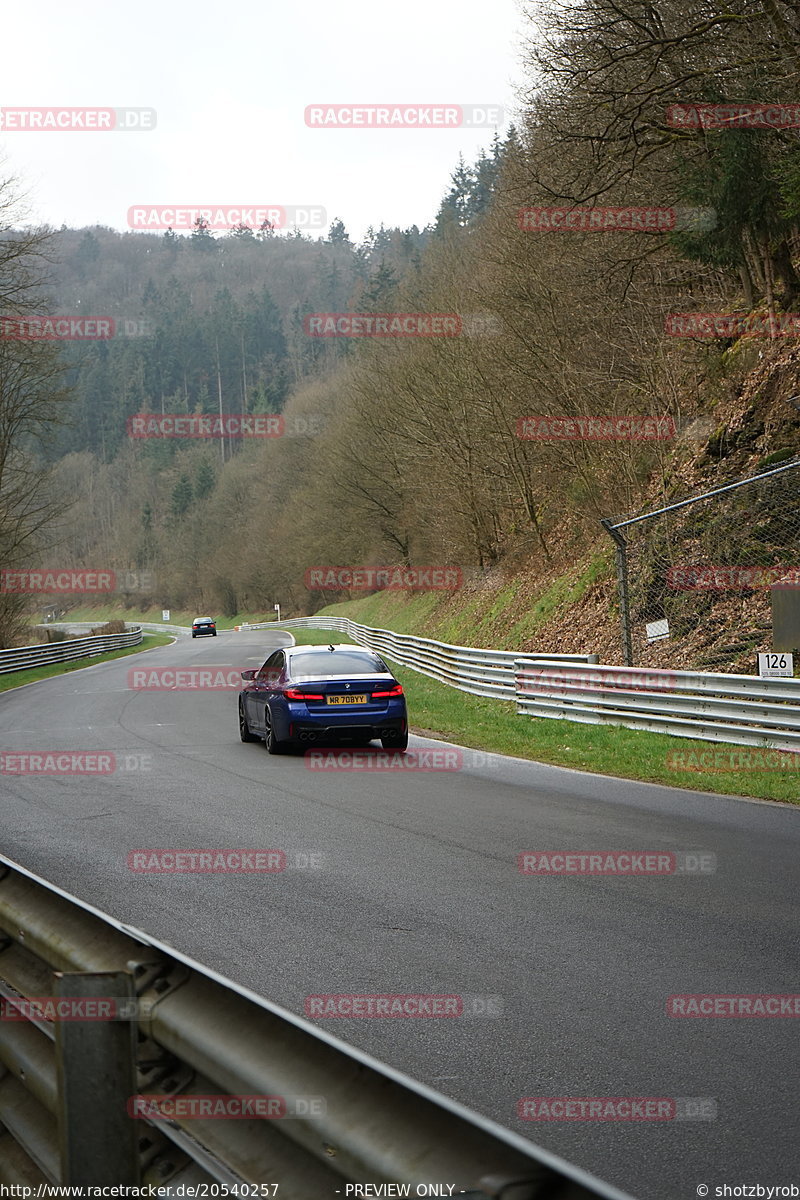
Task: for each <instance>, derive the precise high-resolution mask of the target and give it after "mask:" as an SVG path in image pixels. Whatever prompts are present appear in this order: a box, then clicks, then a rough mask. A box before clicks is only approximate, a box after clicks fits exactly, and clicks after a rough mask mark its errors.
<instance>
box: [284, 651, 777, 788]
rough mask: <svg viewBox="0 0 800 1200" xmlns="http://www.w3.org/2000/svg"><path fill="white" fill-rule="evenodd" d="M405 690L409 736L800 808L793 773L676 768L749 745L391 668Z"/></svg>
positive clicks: (743, 749) (562, 765)
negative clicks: (540, 712) (555, 713)
mask: <svg viewBox="0 0 800 1200" xmlns="http://www.w3.org/2000/svg"><path fill="white" fill-rule="evenodd" d="M291 632H292V634H293V635H294V637H295V639H296V641H297V642H298V643H299V644H300V645H311V644H314V645H318V644H327V643H328V642H329V641H330V640H331V639H332V638H333V639H334V640H335V641H336V642H343V641H349V640H350V639H349V638H345V637H344V635H343V634H340V633H331V632H329V631H326V630H319V629H293V630H292V631H291ZM392 669H393V671H394V672H395V674H396V675H397V678H398V679H399V680H400V682H401V683H402V685H403V688H404V690H405V693H406V696H407V699H408V711H409V718H410V724H411V729H412V732H416V733H420V734H423V735H427V736H433V737H439V738H443V739H444V740H446V741H451V742H456V743H458V744H459V745H461V746H470V747H472V748H474V749H476V750H489V751H494V752H495V753H497V754H510V755H513V756H515V757H516V758H527V759H531V760H533V761H535V762H542V763H551V764H553V765H554V766H559V767H572V768H573V769H575V770H577V771H591V772H594V773H596V774H598V775H617V776H621V777H622V778H623V779H639V780H644V781H646V782H648V783H662V784H666V785H667V786H669V787H678V788H688V789H690V790H692V791H700V792H716V793H718V794H720V795H727V796H752V797H755V798H757V799H761V800H785V801H788V802H790V803H793V804H797V803H800V756H798V759H797V766H798V769H797V770H796V771H795V770H792V771H789V770H761V771H758V770H743V769H742V768H739V769H737V770H728V771H725V772H722V771H719V772H718V771H713V772H712V771H707V770H705V771H704V770H676V769H675V768H673V767H671V766H670V758H671V756H674V755H676V754H680V755H687V756H690V755H691V754H693V753H695V754H708V753H710V752H714V751H718V752H720V753H726V752H728V751H730V750H732V751H733V753H734V754H736V755H738V754H741V753H743V754H745V755H746V754H747V752H748V751H747V747H743V746H735V747H731V746H730V745H727V744H722V743H713V744H712V743H710V742H702V741H697V740H695V739H690V738H677V737H670V736H668V735H667V734H661V733H647V732H645V731H644V730H635V729H624V728H622V727H621V726H611V725H581V724H579V723H578V722H577V721H562V720H551V719H549V718H545V717H540V718H530V717H522V716H517V714H516V712H515V711H514V704H513V702H512V701H503V700H484V699H482V698H481V697H479V696H470V695H468V694H467V693H466V692H460V691H458V690H457V689H456V688H452V687H448V686H447V684H444V683H439V682H437V680H435V679H429V678H428V677H427V676H426V675H421V674H419V672H418V671H413V670H411V669H410V668H409V667H401V666H396V665H395V664H393V665H392Z"/></svg>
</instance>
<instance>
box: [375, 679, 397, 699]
mask: <svg viewBox="0 0 800 1200" xmlns="http://www.w3.org/2000/svg"><path fill="white" fill-rule="evenodd" d="M402 694H403V689H402V687H401V685H400V684H399V683H398V685H397V687H393V688H390V690H389V691H388V692H373V693H372V699H373V700H377V699H378V697H379V696H380V697H381V698H383V697H384V696H402Z"/></svg>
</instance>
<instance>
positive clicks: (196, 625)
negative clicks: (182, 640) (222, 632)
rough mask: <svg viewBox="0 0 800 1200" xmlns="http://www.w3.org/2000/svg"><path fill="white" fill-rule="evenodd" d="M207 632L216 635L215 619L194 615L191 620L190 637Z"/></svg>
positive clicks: (200, 635) (199, 635)
mask: <svg viewBox="0 0 800 1200" xmlns="http://www.w3.org/2000/svg"><path fill="white" fill-rule="evenodd" d="M207 633H210V634H211V635H212V637H216V636H217V623H216V621H215V620H213V618H212V617H195V619H194V620H193V621H192V637H193V638H194V637H202V636H203V635H204V634H207Z"/></svg>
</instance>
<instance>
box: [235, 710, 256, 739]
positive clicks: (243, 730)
mask: <svg viewBox="0 0 800 1200" xmlns="http://www.w3.org/2000/svg"><path fill="white" fill-rule="evenodd" d="M239 737H240V738H241V739H242V741H243V742H257V741H258V738H257V737H256V735H255V734H254V733H251V732H250V726H249V725H248V724H247V715H246V713H245V711H244V705H243V704H242V702H241V700H240V701H239Z"/></svg>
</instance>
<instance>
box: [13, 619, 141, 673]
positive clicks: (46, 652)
mask: <svg viewBox="0 0 800 1200" xmlns="http://www.w3.org/2000/svg"><path fill="white" fill-rule="evenodd" d="M87 628H88V629H91V628H93V626H91V625H89V626H87ZM141 641H142V630H141V628H140V627H139V626H138V625H136V626H134V628H133V629H129V630H128V631H127V633H104V634H99V635H98V636H97V637H83V638H74V639H70V640H68V641H66V642H50V643H49V644H47V645H44V646H20V647H19V648H18V649H16V650H0V675H4V674H6V673H8V672H10V671H28V670H30V669H31V667H45V666H49V665H50V664H51V663H62V662H71V661H72V659H75V658H89V657H94V656H95V655H97V654H104V653H105V652H106V651H108V650H121V649H125V648H126V647H128V646H138V645H140V644H141Z"/></svg>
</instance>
